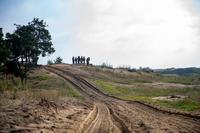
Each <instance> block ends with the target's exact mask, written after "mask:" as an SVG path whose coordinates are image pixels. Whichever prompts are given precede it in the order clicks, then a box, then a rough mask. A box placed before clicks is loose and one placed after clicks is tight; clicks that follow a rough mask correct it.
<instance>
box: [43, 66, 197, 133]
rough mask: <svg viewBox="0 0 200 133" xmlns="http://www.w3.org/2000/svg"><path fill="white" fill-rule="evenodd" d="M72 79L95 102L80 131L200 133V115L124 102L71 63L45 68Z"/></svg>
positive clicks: (89, 132)
mask: <svg viewBox="0 0 200 133" xmlns="http://www.w3.org/2000/svg"><path fill="white" fill-rule="evenodd" d="M45 69H46V70H47V71H50V72H52V73H54V74H57V75H58V76H60V77H62V78H64V79H65V80H67V81H69V82H70V83H71V84H72V85H74V86H75V87H76V88H77V89H78V90H79V91H80V92H81V93H82V95H84V96H85V97H86V98H87V99H88V100H89V101H91V103H92V104H93V105H94V108H93V110H92V111H91V112H90V114H89V115H88V116H87V117H86V118H85V120H84V121H83V122H82V123H81V125H80V129H79V130H77V132H86V133H98V132H100V133H101V132H102V133H106V132H113V133H115V132H146V133H148V132H152V133H170V132H177V133H178V132H182V133H199V132H200V118H199V117H198V116H197V117H195V116H190V115H184V114H178V113H170V112H166V111H161V110H158V109H155V108H153V107H150V106H147V105H145V104H143V103H139V102H134V101H133V102H130V101H124V100H121V99H118V98H115V97H112V96H109V95H107V94H104V93H103V92H101V91H100V90H99V89H98V88H96V87H95V86H94V85H92V84H91V83H89V82H88V81H87V80H85V79H84V78H83V77H84V76H83V75H84V74H86V73H83V72H81V71H80V70H78V69H74V68H73V67H71V66H70V65H57V66H47V67H45Z"/></svg>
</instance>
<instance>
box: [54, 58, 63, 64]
mask: <svg viewBox="0 0 200 133" xmlns="http://www.w3.org/2000/svg"><path fill="white" fill-rule="evenodd" d="M62 61H63V59H62V58H61V57H57V58H56V60H55V61H54V63H55V64H61V63H62Z"/></svg>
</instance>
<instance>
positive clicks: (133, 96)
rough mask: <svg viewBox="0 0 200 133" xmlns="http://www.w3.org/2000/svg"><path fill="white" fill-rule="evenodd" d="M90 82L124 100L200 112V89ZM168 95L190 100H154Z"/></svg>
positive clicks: (101, 81) (93, 80)
mask: <svg viewBox="0 0 200 133" xmlns="http://www.w3.org/2000/svg"><path fill="white" fill-rule="evenodd" d="M90 81H91V82H93V83H94V84H95V85H96V86H98V87H99V88H100V89H102V91H104V92H105V93H107V94H110V95H114V96H117V97H119V98H122V99H126V100H139V101H144V102H148V103H153V104H156V105H161V106H165V107H169V108H176V109H180V110H185V111H200V87H192V88H180V87H179V88H174V87H173V88H155V87H154V86H151V85H144V84H135V85H133V86H128V87H127V86H123V85H121V84H120V85H117V84H116V83H113V82H106V81H104V80H99V79H98V80H97V79H92V80H91V79H90ZM168 95H185V96H188V98H187V99H185V100H183V101H161V100H153V99H152V98H153V97H158V96H168Z"/></svg>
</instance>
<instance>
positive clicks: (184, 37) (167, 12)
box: [0, 0, 200, 68]
mask: <svg viewBox="0 0 200 133" xmlns="http://www.w3.org/2000/svg"><path fill="white" fill-rule="evenodd" d="M33 18H40V19H43V20H44V21H46V23H47V24H48V27H47V28H48V30H49V31H50V33H51V35H52V42H53V44H54V47H55V49H56V52H55V53H54V54H53V55H51V56H49V57H45V58H40V59H39V63H41V64H46V62H47V60H49V59H51V60H54V59H55V58H56V57H58V56H61V57H62V58H63V60H64V62H66V63H71V58H72V56H78V55H83V56H86V57H88V56H89V57H90V58H91V63H93V64H101V63H103V62H106V63H108V64H111V65H113V66H115V67H117V66H131V67H134V68H138V67H140V66H141V67H151V68H169V67H200V61H199V57H200V0H165V1H164V0H40V1H39V0H0V27H2V28H3V31H4V33H6V32H13V31H14V30H15V27H14V25H13V24H27V23H28V22H30V21H31V20H32V19H33Z"/></svg>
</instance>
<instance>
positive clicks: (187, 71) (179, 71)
mask: <svg viewBox="0 0 200 133" xmlns="http://www.w3.org/2000/svg"><path fill="white" fill-rule="evenodd" d="M154 72H156V73H160V74H174V75H182V76H184V75H185V76H189V75H198V74H200V68H196V67H189V68H168V69H156V70H154Z"/></svg>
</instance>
